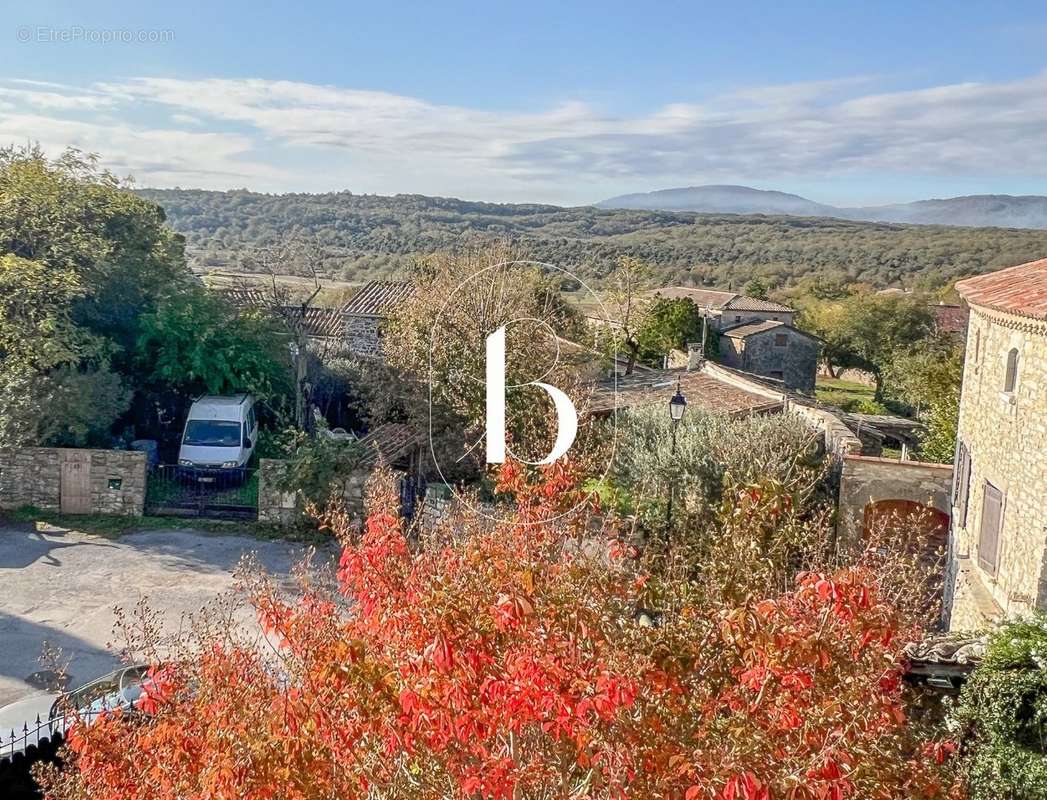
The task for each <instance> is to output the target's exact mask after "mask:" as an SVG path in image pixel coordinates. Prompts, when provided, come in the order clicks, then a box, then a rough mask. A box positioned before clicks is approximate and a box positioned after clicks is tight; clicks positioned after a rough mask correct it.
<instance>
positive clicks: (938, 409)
mask: <svg viewBox="0 0 1047 800" xmlns="http://www.w3.org/2000/svg"><path fill="white" fill-rule="evenodd" d="M962 380H963V346H962V345H959V344H957V343H956V342H955V341H953V340H951V339H949V338H947V337H931V338H928V339H925V340H923V341H922V342H921V343H920V345H919V347H916V348H913V349H912V350H911V351H910V352H908V353H905V354H902V355H899V356H898V357H896V358H895V359H894V361H893V362H892V363H891V364H890V366H889V367H888V369H887V371H886V374H885V384H886V385H885V392H886V393H887V394H888V395H889V396H890V397H891V399H892V400H894V401H896V402H900V403H902V404H904V405H905V406H907V407H908V408H909V409H910V410H911V412H912V413H913V414H914V415H915V416H916V417H917V418H919V419H921V420H922V421H923V422H925V423H926V425H927V433H926V435H925V436H924V439H923V441H922V442H921V444H920V456H921V457H922V458H923V459H925V460H927V461H938V462H940V463H943V464H947V463H950V462H952V460H953V457H954V455H955V449H956V428H957V424H958V422H959V416H960V385H961V382H962Z"/></svg>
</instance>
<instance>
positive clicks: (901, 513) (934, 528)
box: [862, 499, 949, 551]
mask: <svg viewBox="0 0 1047 800" xmlns="http://www.w3.org/2000/svg"><path fill="white" fill-rule="evenodd" d="M862 536H863V537H864V538H865V540H866V541H869V540H870V539H875V538H880V537H886V538H888V539H892V540H894V541H897V539H898V538H905V539H907V540H908V541H909V542H910V543H911V544H919V546H920V547H921V549H922V548H923V547H926V548H928V549H930V550H932V551H934V550H938V549H942V550H944V548H945V545H946V543H947V542H948V539H949V515H948V514H946V513H945V512H944V511H940V510H938V509H937V508H934V507H932V506H928V505H924V504H923V503H917V502H915V501H913V500H897V499H892V500H877V501H876V502H873V503H869V504H868V505H866V506H865V515H864V519H863V524H862Z"/></svg>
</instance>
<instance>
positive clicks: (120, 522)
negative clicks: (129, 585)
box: [0, 506, 333, 546]
mask: <svg viewBox="0 0 1047 800" xmlns="http://www.w3.org/2000/svg"><path fill="white" fill-rule="evenodd" d="M0 522H3V523H8V524H22V525H33V526H34V527H35V528H36V529H37V530H39V529H40V527H41V526H42V525H43V526H48V527H53V528H59V529H62V530H71V531H79V532H81V533H90V534H94V535H95V536H102V537H104V538H106V539H119V538H120V537H121V536H124V535H126V534H129V533H141V532H143V531H156V530H193V531H204V532H206V533H214V534H226V535H229V536H251V537H253V538H255V539H262V540H265V541H286V542H295V543H300V544H308V545H313V546H322V545H326V544H330V543H331V542H332V541H333V540H332V538H331V536H330V534H327V533H324V532H322V531H318V530H316V529H315V528H310V527H307V526H305V525H304V524H303V525H299V526H296V527H293V528H283V527H281V526H278V525H268V524H265V523H260V522H249V521H246V520H217V519H205V518H202V517H196V516H192V517H174V516H157V517H154V516H144V517H127V516H120V515H116V514H60V513H58V512H56V511H44V510H42V509H39V508H35V507H33V506H23V507H22V508H19V509H15V510H13V511H0Z"/></svg>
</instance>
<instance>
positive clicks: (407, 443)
mask: <svg viewBox="0 0 1047 800" xmlns="http://www.w3.org/2000/svg"><path fill="white" fill-rule="evenodd" d="M420 443H421V440H420V438H419V437H418V435H417V434H416V433H415V432H414V431H413V430H412V429H411V427H410V426H409V425H405V424H403V423H402V422H389V423H386V424H385V425H380V426H379V427H377V428H375V429H374V430H373V431H371V432H370V433H369V434H367V435H366V436H364V437H363V438H361V439H360V440H359V441H358V444H360V445H363V448H364V455H362V456H361V457H360V461H359V462H358V466H369V467H370V466H374V465H375V464H377V463H378V461H379V460H381V461H383V462H384V463H385V464H386V465H387V466H389V465H392V463H393V462H394V461H396V460H397V459H398V458H400V457H401V456H403V455H406V454H407V453H408V452H409V451H410V450H411V448H413V447H416V446H417V445H419V444H420Z"/></svg>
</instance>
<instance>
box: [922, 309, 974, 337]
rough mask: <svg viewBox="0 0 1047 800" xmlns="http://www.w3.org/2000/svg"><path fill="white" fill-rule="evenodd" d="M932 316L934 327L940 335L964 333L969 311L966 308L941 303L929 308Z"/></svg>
mask: <svg viewBox="0 0 1047 800" xmlns="http://www.w3.org/2000/svg"><path fill="white" fill-rule="evenodd" d="M931 313H932V314H934V327H936V328H937V329H938V330H939V331H940V332H941V333H966V332H967V318H968V317H970V315H971V309H970V308H969V307H967V306H950V305H946V304H945V303H941V304H939V305H936V306H932V307H931Z"/></svg>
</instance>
